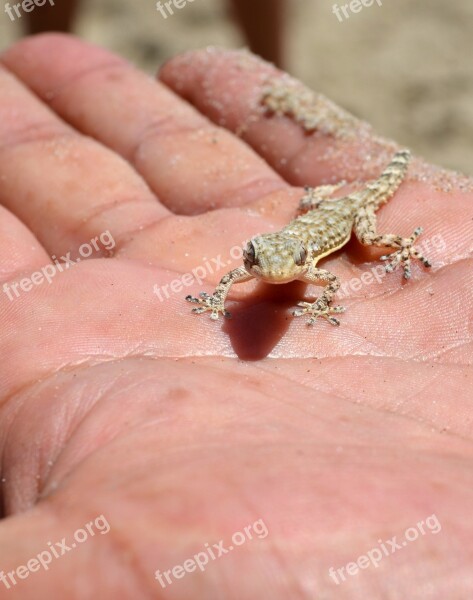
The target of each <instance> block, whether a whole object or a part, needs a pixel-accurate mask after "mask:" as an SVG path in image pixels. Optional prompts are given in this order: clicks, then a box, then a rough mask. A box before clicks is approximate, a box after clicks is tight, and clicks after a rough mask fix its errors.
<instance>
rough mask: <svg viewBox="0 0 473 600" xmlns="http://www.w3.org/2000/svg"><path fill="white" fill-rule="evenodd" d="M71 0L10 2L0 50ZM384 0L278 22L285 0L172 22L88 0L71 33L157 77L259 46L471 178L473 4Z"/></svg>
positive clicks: (326, 1) (192, 6)
mask: <svg viewBox="0 0 473 600" xmlns="http://www.w3.org/2000/svg"><path fill="white" fill-rule="evenodd" d="M70 1H71V0H55V7H51V9H50V10H49V11H48V12H47V9H46V7H36V8H35V11H36V16H35V17H34V14H35V13H33V12H32V13H31V14H30V15H25V14H23V16H22V17H21V18H16V19H15V21H12V20H11V18H9V17H8V15H7V14H6V12H4V9H3V6H4V4H5V2H0V13H1V14H0V50H1V49H3V48H6V47H7V46H8V45H10V44H11V43H13V42H14V41H15V40H16V39H18V38H19V37H20V36H22V35H24V34H25V31H26V30H27V28H28V27H30V29H31V28H32V29H33V30H38V29H43V28H45V27H46V28H49V27H50V22H51V19H53V20H56V21H57V20H58V19H59V21H61V20H63V21H64V19H65V17H64V15H63V13H64V12H65V11H64V8H66V11H67V7H68V6H70V5H69V2H70ZM380 2H381V3H382V6H381V7H380V6H378V4H377V3H376V2H374V4H373V6H371V7H364V8H363V9H362V10H361V11H360V12H358V13H357V14H354V13H351V12H350V13H349V18H345V17H343V13H342V17H343V21H340V20H339V18H337V17H336V15H335V14H334V12H333V5H334V0H285V4H286V8H285V10H284V17H283V18H282V19H280V22H279V20H278V16H277V12H278V10H280V8H279V7H281V6H282V5H283V4H284V0H193V1H192V3H191V2H189V3H188V4H187V5H186V6H184V8H182V9H180V10H176V9H174V15H173V16H170V15H169V16H167V18H164V16H162V15H161V14H160V12H159V11H158V10H157V8H156V2H155V0H82V2H80V4H79V9H78V11H77V14H76V18H75V19H74V21H73V30H74V32H75V33H76V34H77V35H79V36H81V37H83V38H85V39H87V40H89V41H92V42H95V43H97V44H100V45H102V46H105V47H106V48H109V49H111V50H115V51H117V52H118V53H120V54H121V55H123V56H125V57H127V58H129V59H130V60H132V61H133V62H135V63H136V64H137V65H139V66H141V67H142V68H144V69H145V70H146V71H148V72H150V73H153V72H155V71H156V69H157V68H158V67H159V65H160V64H161V63H162V62H164V61H165V60H166V59H167V58H169V57H171V56H173V55H174V54H176V53H178V52H182V51H184V50H188V49H192V48H200V47H203V46H207V45H220V46H225V47H241V46H243V45H247V44H248V43H249V42H251V45H252V47H253V48H254V49H258V50H259V51H260V52H261V53H263V54H266V56H267V57H269V58H272V59H273V60H275V61H277V62H281V63H283V64H284V66H285V67H286V68H287V70H288V71H289V72H290V73H292V74H293V75H295V76H296V77H299V78H300V79H302V80H303V81H304V82H305V83H307V84H308V85H309V86H310V87H312V88H313V89H314V90H316V91H318V92H322V93H323V94H325V95H327V96H328V97H330V98H331V99H333V100H335V101H336V102H338V103H339V104H341V105H342V106H344V107H345V108H347V109H348V110H350V111H351V112H352V113H354V114H355V115H357V116H359V117H361V118H363V119H366V120H368V121H370V122H371V123H373V124H374V126H375V127H376V129H377V130H378V132H379V133H381V134H383V135H385V136H388V137H392V138H395V139H396V140H397V141H399V142H400V143H402V144H405V145H407V146H409V147H411V148H413V149H414V151H415V152H417V153H419V154H421V155H423V156H425V157H426V158H428V159H429V160H431V161H433V162H435V163H438V164H442V165H444V166H448V167H451V168H454V169H458V170H461V171H463V172H465V173H468V174H472V175H473V164H472V160H471V148H472V147H473V101H472V99H473V61H472V55H471V53H473V2H472V0H448V1H447V0H415V1H414V0H382V1H381V0H380ZM181 3H184V2H183V0H181ZM280 3H281V4H280ZM11 4H15V2H11ZM345 4H347V2H345V1H343V0H341V1H340V2H338V5H339V6H343V5H345ZM54 13H55V14H54ZM61 15H62V16H61ZM33 17H34V18H33ZM238 17H239V18H238ZM242 25H243V26H242ZM0 93H1V90H0Z"/></svg>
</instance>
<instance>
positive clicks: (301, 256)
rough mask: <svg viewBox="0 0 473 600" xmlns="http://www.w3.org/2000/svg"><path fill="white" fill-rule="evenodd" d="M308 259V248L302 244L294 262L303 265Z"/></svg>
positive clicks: (299, 265)
mask: <svg viewBox="0 0 473 600" xmlns="http://www.w3.org/2000/svg"><path fill="white" fill-rule="evenodd" d="M306 260H307V250H306V249H305V248H304V247H303V246H302V247H301V249H300V250H299V252H296V253H295V254H294V262H295V263H296V265H297V266H298V267H302V265H304V264H305V261H306Z"/></svg>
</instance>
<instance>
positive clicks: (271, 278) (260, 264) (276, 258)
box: [243, 234, 307, 283]
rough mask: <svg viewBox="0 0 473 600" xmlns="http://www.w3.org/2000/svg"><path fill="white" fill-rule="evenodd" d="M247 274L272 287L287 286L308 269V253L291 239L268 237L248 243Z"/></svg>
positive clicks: (246, 249) (276, 236) (282, 236)
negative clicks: (273, 284) (306, 267)
mask: <svg viewBox="0 0 473 600" xmlns="http://www.w3.org/2000/svg"><path fill="white" fill-rule="evenodd" d="M243 261H244V265H245V268H246V270H247V271H248V272H249V273H251V274H252V275H254V276H255V277H258V278H259V279H262V280H264V281H268V282H270V283H287V282H289V281H293V280H294V279H298V278H299V276H300V275H301V273H302V271H304V269H305V264H306V261H307V250H306V248H305V246H304V244H303V243H302V242H301V241H300V240H298V239H296V238H294V237H290V236H284V235H281V234H268V235H264V236H258V237H256V238H253V239H252V240H251V241H249V242H248V244H247V245H246V248H245V249H244V251H243Z"/></svg>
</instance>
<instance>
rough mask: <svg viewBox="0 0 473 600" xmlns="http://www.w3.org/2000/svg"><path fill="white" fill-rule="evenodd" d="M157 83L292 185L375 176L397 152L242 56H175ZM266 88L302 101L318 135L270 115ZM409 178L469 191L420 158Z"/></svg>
mask: <svg viewBox="0 0 473 600" xmlns="http://www.w3.org/2000/svg"><path fill="white" fill-rule="evenodd" d="M160 80H161V81H162V82H164V83H166V85H168V86H169V87H170V88H171V89H173V90H174V91H175V92H176V93H178V94H180V95H181V96H182V97H183V98H185V99H186V100H188V101H190V102H191V103H192V104H194V106H196V108H198V109H199V110H200V111H202V112H203V113H204V114H205V115H207V116H208V117H210V118H211V119H212V120H213V121H215V122H220V120H221V119H222V118H223V117H224V118H225V126H226V127H228V128H229V129H230V130H231V131H241V132H242V136H243V138H244V139H245V140H246V141H247V142H248V143H249V144H250V145H251V146H252V147H253V148H255V149H256V150H257V152H259V153H260V154H261V155H262V156H263V157H264V158H265V159H266V160H267V161H268V163H269V164H271V165H272V166H273V167H274V168H275V169H276V170H277V171H278V172H279V173H281V174H282V175H283V177H284V178H285V179H286V180H287V181H289V182H290V183H293V184H295V185H306V184H309V185H319V184H323V183H332V182H334V181H340V180H343V179H345V180H347V181H355V180H366V179H371V178H373V177H377V176H378V175H379V173H380V172H381V170H382V169H383V168H384V167H385V166H386V165H387V164H388V163H389V161H390V159H391V158H392V155H393V153H394V151H395V150H396V149H397V148H398V147H397V145H395V144H394V143H392V142H389V141H387V140H384V139H382V138H380V137H378V136H376V135H375V133H374V132H373V130H372V129H371V127H370V126H369V125H368V124H366V123H364V122H362V121H359V120H357V119H355V118H354V117H352V116H351V115H349V114H348V113H346V112H344V111H343V110H341V109H340V108H339V107H337V106H336V105H335V104H333V103H332V102H330V101H329V100H328V99H326V98H325V97H323V96H320V95H317V94H316V95H315V97H314V96H313V94H312V93H311V92H310V90H307V88H305V87H304V86H303V85H302V84H300V83H298V82H297V81H295V80H293V79H291V78H290V77H289V76H287V75H285V74H284V73H282V72H281V71H279V70H278V69H276V68H275V67H273V66H272V65H270V64H268V63H265V62H263V61H262V60H261V59H258V58H257V57H255V56H252V55H250V54H249V53H247V52H239V51H228V50H219V49H207V50H200V51H196V52H190V53H187V54H184V55H182V56H177V57H176V58H173V59H172V60H170V61H169V62H167V63H166V64H165V65H164V67H163V68H162V69H161V72H160ZM268 89H272V90H273V92H274V90H278V91H279V93H281V90H283V91H284V90H287V89H289V90H291V91H294V90H295V95H294V94H292V95H291V97H292V98H293V99H294V98H295V100H296V102H299V103H302V108H301V106H298V107H297V108H298V110H297V111H296V112H297V113H298V115H299V117H301V115H302V116H303V115H307V114H310V115H311V117H312V118H313V119H315V121H316V122H317V127H316V128H315V130H314V129H311V130H305V129H304V127H303V125H302V123H300V122H298V121H297V119H296V118H295V117H294V116H292V117H289V116H286V115H280V116H278V115H275V114H271V113H270V114H267V113H266V112H265V110H264V107H263V98H264V94H265V93H266V92H267V90H268ZM307 94H309V95H311V94H312V96H311V98H312V99H311V101H309V100H307V101H305V98H306V97H307ZM314 100H315V104H314V102H313V101H314ZM307 105H308V107H307ZM410 178H411V179H417V180H419V181H420V182H422V183H424V184H425V186H426V188H430V189H431V188H432V187H434V188H436V189H440V190H449V189H452V188H456V189H465V188H468V189H469V190H470V191H471V190H472V189H473V188H472V186H471V182H470V181H468V180H467V179H466V178H464V177H459V176H452V175H451V174H446V173H445V172H444V171H442V170H440V169H432V168H431V167H429V166H427V165H426V164H425V163H424V162H422V161H416V162H415V163H414V164H413V165H412V167H411V169H410Z"/></svg>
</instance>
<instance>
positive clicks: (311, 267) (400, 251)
mask: <svg viewBox="0 0 473 600" xmlns="http://www.w3.org/2000/svg"><path fill="white" fill-rule="evenodd" d="M410 156H411V154H410V151H409V150H400V151H399V152H396V154H395V155H394V157H393V159H392V161H391V162H390V164H389V165H388V166H387V168H386V169H385V170H384V171H383V173H382V174H381V175H380V177H379V178H378V179H376V180H374V181H370V182H369V183H367V184H366V186H365V187H364V189H362V190H361V191H358V192H353V193H350V194H348V195H346V196H343V197H342V198H339V199H337V200H332V199H330V196H331V195H332V194H333V193H335V192H336V191H337V190H338V189H340V188H341V187H343V186H345V185H346V182H345V181H342V182H339V183H338V184H336V185H323V186H319V187H316V188H312V187H306V188H305V194H304V196H303V197H302V199H301V201H300V209H301V210H302V211H307V212H305V214H302V215H300V216H298V217H297V218H296V219H294V220H293V221H291V222H290V223H289V224H288V225H286V226H285V227H284V228H283V229H281V230H280V231H278V232H276V233H267V234H263V235H257V236H255V237H253V238H252V239H251V240H250V241H249V242H248V243H247V245H246V247H245V249H244V251H243V266H241V267H238V268H236V269H234V270H233V271H231V272H229V273H227V274H226V275H224V277H223V278H222V279H221V280H220V283H219V284H218V285H217V288H216V289H215V292H214V293H213V294H212V295H211V296H210V295H209V294H207V293H205V292H202V293H201V294H200V298H194V297H192V296H187V297H186V300H187V301H188V302H192V303H194V304H197V305H198V306H196V307H194V309H193V312H195V313H204V312H207V311H210V312H211V315H210V317H211V318H212V319H218V317H219V314H220V313H221V314H222V315H223V316H225V317H230V316H231V315H230V313H229V312H228V311H227V310H226V309H225V300H226V298H227V295H228V292H229V290H230V288H231V286H232V285H233V284H235V283H241V282H244V281H249V280H250V279H259V280H261V281H264V282H266V283H272V284H283V283H289V282H290V281H295V280H300V281H304V282H306V283H309V284H316V285H317V284H319V285H320V284H321V283H325V287H324V289H323V292H322V294H321V295H320V297H318V298H317V299H316V300H315V301H314V302H303V301H301V302H299V303H298V305H297V306H298V308H297V309H296V310H295V311H294V312H293V315H294V316H296V317H300V316H303V315H307V316H308V317H309V320H308V325H313V324H314V323H315V321H316V319H317V318H318V317H321V318H324V319H327V320H328V321H329V322H330V323H331V324H332V325H337V326H338V325H340V322H339V320H338V319H337V318H336V317H334V316H333V315H334V314H337V313H342V312H344V311H345V308H344V307H343V306H332V300H333V298H334V296H335V294H336V293H337V291H338V289H339V287H340V280H339V278H338V277H337V276H336V275H334V274H333V273H331V272H330V271H327V270H325V269H321V268H319V267H318V266H317V263H318V262H319V261H320V260H321V259H322V258H324V257H326V256H328V255H329V254H331V253H332V252H335V251H336V250H339V249H340V248H342V247H343V246H344V245H345V244H346V243H347V242H348V241H349V239H350V238H351V235H352V231H354V232H355V235H356V237H357V239H358V240H359V241H360V242H361V243H362V244H364V245H366V246H380V247H387V248H392V249H393V250H394V251H393V252H392V253H391V254H388V255H385V256H382V257H381V260H383V261H387V264H386V267H385V268H386V271H388V272H392V271H394V270H395V269H396V268H397V267H398V266H399V265H402V266H403V268H404V277H405V278H406V279H409V278H410V277H411V259H412V258H416V259H418V260H419V261H421V262H422V263H423V265H424V266H425V267H431V266H432V265H431V263H430V262H429V261H428V260H427V259H426V258H425V257H424V256H423V255H422V254H421V252H420V251H419V250H418V249H416V247H415V246H414V242H415V240H416V239H417V238H418V237H419V235H421V233H422V228H421V227H418V228H417V229H415V231H414V232H413V234H412V235H411V236H410V237H401V236H399V235H393V234H380V233H378V232H377V229H376V211H377V210H378V208H379V207H380V206H381V205H383V204H385V203H386V202H387V201H388V200H390V199H391V198H392V197H393V196H394V194H395V192H396V191H397V189H398V188H399V186H400V185H401V183H402V182H403V180H404V179H405V177H406V174H407V170H408V165H409V161H410Z"/></svg>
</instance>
